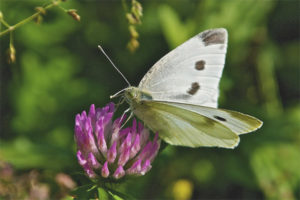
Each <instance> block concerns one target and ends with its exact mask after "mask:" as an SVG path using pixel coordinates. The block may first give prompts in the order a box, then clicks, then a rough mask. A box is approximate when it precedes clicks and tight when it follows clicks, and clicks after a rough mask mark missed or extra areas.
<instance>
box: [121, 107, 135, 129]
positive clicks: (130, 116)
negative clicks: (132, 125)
mask: <svg viewBox="0 0 300 200" xmlns="http://www.w3.org/2000/svg"><path fill="white" fill-rule="evenodd" d="M129 111H130V108H128V109H127V110H125V111H124V113H123V115H122V117H121V119H123V117H124V116H125V114H126V113H127V112H129ZM132 117H133V112H130V115H129V117H128V118H127V120H126V121H125V122H124V123H123V124H122V126H121V129H122V128H123V126H125V124H127V122H128V121H129V120H130V119H131V118H132Z"/></svg>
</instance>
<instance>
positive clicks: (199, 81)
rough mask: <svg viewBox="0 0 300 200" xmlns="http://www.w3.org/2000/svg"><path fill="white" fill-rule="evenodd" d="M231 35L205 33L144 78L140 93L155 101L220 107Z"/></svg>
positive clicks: (175, 52)
mask: <svg viewBox="0 0 300 200" xmlns="http://www.w3.org/2000/svg"><path fill="white" fill-rule="evenodd" d="M226 49H227V31H226V30H225V29H223V28H219V29H212V30H207V31H204V32H202V33H200V34H198V35H196V36H194V37H193V38H191V39H189V40H188V41H186V42H185V43H183V44H182V45H180V46H179V47H177V48H176V49H174V50H172V51H171V52H170V53H168V54H167V55H165V56H164V57H163V58H161V59H160V60H159V61H158V62H157V63H156V64H155V65H154V66H153V67H152V68H151V69H150V70H149V71H148V73H146V75H145V76H144V77H143V79H142V80H141V82H140V84H139V89H141V90H143V91H148V92H149V93H151V95H152V98H153V99H154V100H158V101H160V100H164V101H168V100H171V101H176V102H182V103H189V104H198V105H203V106H209V107H217V100H218V96H219V89H218V86H219V81H220V78H221V76H222V71H223V68H224V63H225V54H226Z"/></svg>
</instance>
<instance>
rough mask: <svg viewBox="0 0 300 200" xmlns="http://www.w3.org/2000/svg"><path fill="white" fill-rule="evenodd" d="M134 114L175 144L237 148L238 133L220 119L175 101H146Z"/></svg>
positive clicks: (170, 142) (136, 108) (168, 141)
mask: <svg viewBox="0 0 300 200" xmlns="http://www.w3.org/2000/svg"><path fill="white" fill-rule="evenodd" d="M134 113H135V115H136V116H138V117H139V118H140V119H141V120H143V121H144V123H145V124H146V125H147V126H148V127H149V128H150V129H152V131H154V132H158V133H159V136H160V137H161V138H162V139H163V140H164V141H166V142H167V143H169V144H172V145H182V146H189V147H200V146H207V147H212V146H216V147H224V148H234V147H235V146H236V145H237V144H238V143H239V137H238V135H237V134H235V133H234V132H232V131H231V130H230V129H229V128H228V127H226V126H224V125H223V124H221V123H219V122H218V121H216V120H213V119H210V118H208V117H206V116H203V115H200V114H198V113H195V112H192V111H190V110H188V109H184V108H179V107H178V106H176V105H172V103H171V104H170V103H164V102H158V101H143V103H142V104H139V105H136V107H135V109H134Z"/></svg>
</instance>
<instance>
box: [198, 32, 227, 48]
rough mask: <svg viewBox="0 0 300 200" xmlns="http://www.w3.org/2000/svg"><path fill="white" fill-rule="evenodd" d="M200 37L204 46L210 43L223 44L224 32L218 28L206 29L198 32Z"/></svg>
mask: <svg viewBox="0 0 300 200" xmlns="http://www.w3.org/2000/svg"><path fill="white" fill-rule="evenodd" d="M200 38H201V39H202V41H203V42H204V44H205V46H208V45H212V44H224V43H225V40H226V32H225V31H224V30H222V29H221V30H220V29H213V30H207V31H204V32H202V33H201V34H200Z"/></svg>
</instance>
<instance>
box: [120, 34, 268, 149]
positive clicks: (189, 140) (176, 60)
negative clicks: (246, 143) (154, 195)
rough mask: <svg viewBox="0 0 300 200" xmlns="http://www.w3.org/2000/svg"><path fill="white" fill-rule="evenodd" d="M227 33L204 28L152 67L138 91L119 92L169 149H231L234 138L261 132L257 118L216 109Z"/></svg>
mask: <svg viewBox="0 0 300 200" xmlns="http://www.w3.org/2000/svg"><path fill="white" fill-rule="evenodd" d="M227 38H228V34H227V31H226V29H224V28H218V29H211V30H206V31H204V32H201V33H199V34H197V35H196V36H194V37H192V38H191V39H189V40H188V41H186V42H184V43H183V44H181V45H180V46H178V47H177V48H175V49H174V50H172V51H171V52H169V53H168V54H166V55H165V56H164V57H162V58H161V59H160V60H159V61H158V62H156V63H155V64H154V66H153V67H152V68H150V70H149V71H148V72H147V73H146V75H145V76H144V77H143V78H142V80H141V81H140V83H139V85H138V87H132V86H129V87H128V88H125V89H124V96H125V100H126V101H127V102H128V103H129V105H130V110H131V111H132V112H133V114H134V115H135V116H137V117H138V118H139V119H140V120H142V121H143V122H144V123H145V125H146V126H147V127H148V128H150V129H151V130H152V131H153V132H158V133H159V136H160V137H161V138H162V139H163V140H164V141H165V142H167V143H169V144H172V145H180V146H188V147H201V146H205V147H223V148H234V147H236V146H237V145H238V143H239V140H240V138H239V135H241V134H244V133H249V132H252V131H255V130H256V129H258V128H260V127H261V126H262V124H263V122H262V121H260V120H259V119H257V118H255V117H252V116H249V115H246V114H242V113H240V112H236V111H231V110H225V109H219V108H217V106H218V103H217V101H218V96H219V88H218V87H219V82H220V79H221V76H222V71H223V68H224V64H225V55H226V50H227V41H228V39H227Z"/></svg>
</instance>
